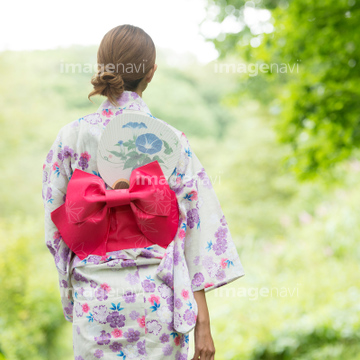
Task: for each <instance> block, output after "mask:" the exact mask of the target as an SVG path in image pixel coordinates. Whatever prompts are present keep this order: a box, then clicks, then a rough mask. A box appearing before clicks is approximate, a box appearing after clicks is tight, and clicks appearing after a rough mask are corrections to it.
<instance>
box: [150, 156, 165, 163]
mask: <svg viewBox="0 0 360 360" xmlns="http://www.w3.org/2000/svg"><path fill="white" fill-rule="evenodd" d="M155 160H157V161H158V162H159V163H163V161H162V160H161V159H160V157H159V155H155V156H154V157H153V159H152V161H155Z"/></svg>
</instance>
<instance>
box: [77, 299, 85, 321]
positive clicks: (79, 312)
mask: <svg viewBox="0 0 360 360" xmlns="http://www.w3.org/2000/svg"><path fill="white" fill-rule="evenodd" d="M75 314H76V316H77V317H82V316H83V315H84V312H83V309H82V306H81V304H80V303H79V302H77V303H76V304H75Z"/></svg>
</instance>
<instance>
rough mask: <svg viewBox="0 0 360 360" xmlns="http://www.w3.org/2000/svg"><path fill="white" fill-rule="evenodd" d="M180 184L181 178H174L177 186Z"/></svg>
mask: <svg viewBox="0 0 360 360" xmlns="http://www.w3.org/2000/svg"><path fill="white" fill-rule="evenodd" d="M180 182H181V177H180V176H178V177H177V178H176V183H177V184H179V183H180Z"/></svg>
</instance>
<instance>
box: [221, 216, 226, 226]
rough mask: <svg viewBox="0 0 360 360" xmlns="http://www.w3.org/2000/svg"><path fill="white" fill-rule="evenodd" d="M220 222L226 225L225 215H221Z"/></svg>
mask: <svg viewBox="0 0 360 360" xmlns="http://www.w3.org/2000/svg"><path fill="white" fill-rule="evenodd" d="M220 223H221V225H222V226H226V225H227V221H226V219H225V215H223V216H222V217H221V219H220Z"/></svg>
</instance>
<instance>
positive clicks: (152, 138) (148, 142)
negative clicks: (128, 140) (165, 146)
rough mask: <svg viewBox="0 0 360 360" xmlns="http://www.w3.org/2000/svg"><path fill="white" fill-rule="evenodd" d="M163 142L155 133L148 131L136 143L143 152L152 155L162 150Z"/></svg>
mask: <svg viewBox="0 0 360 360" xmlns="http://www.w3.org/2000/svg"><path fill="white" fill-rule="evenodd" d="M162 143H163V142H162V141H161V140H160V139H159V138H158V137H157V136H156V135H155V134H151V133H146V134H142V135H140V136H139V137H138V138H137V139H136V142H135V145H136V147H137V149H138V150H139V151H141V152H142V153H145V154H150V155H152V154H155V153H157V152H159V151H160V150H161V148H162Z"/></svg>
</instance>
